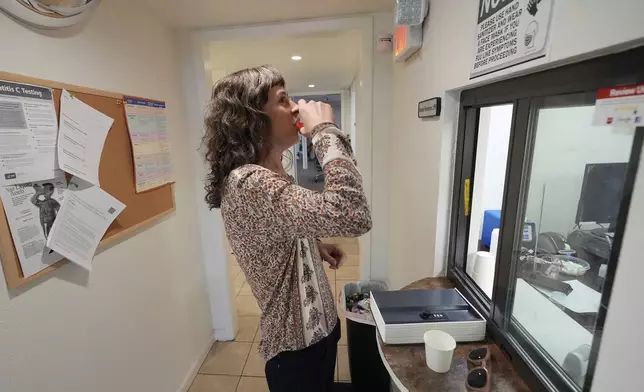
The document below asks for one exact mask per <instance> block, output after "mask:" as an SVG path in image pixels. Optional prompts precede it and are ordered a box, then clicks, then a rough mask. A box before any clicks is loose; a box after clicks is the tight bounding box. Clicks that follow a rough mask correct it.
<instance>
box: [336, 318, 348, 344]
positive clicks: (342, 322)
mask: <svg viewBox="0 0 644 392" xmlns="http://www.w3.org/2000/svg"><path fill="white" fill-rule="evenodd" d="M340 328H342V334H341V335H340V341H339V342H338V346H346V345H347V319H346V318H344V317H341V318H340Z"/></svg>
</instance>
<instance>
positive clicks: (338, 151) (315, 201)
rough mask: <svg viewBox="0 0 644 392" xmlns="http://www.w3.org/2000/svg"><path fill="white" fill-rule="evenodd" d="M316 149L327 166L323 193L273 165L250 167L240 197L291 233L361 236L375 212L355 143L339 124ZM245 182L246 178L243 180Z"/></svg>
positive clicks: (318, 139)
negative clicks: (354, 146)
mask: <svg viewBox="0 0 644 392" xmlns="http://www.w3.org/2000/svg"><path fill="white" fill-rule="evenodd" d="M313 147H314V149H315V152H316V155H317V158H318V160H319V161H320V164H321V165H322V168H323V170H324V191H323V192H314V191H311V190H308V189H306V188H303V187H301V186H298V185H297V184H294V183H293V182H292V181H291V180H290V179H288V178H285V177H283V176H280V175H279V174H277V173H274V172H272V171H270V170H268V169H263V168H259V167H256V168H257V170H252V173H250V172H249V171H246V173H247V177H246V178H245V180H242V181H239V182H238V186H240V187H241V189H239V191H240V192H239V193H238V194H239V195H243V197H244V198H245V200H246V202H247V203H250V204H252V205H253V206H254V208H255V209H257V210H258V211H261V213H262V215H265V216H266V217H267V218H270V219H274V220H277V221H278V222H281V223H282V224H280V225H275V226H273V227H276V228H279V229H280V231H281V233H280V234H281V235H288V236H290V237H300V236H307V237H315V238H321V237H356V236H360V235H362V234H364V233H366V232H368V231H369V230H370V229H371V211H370V208H369V206H368V204H367V198H366V196H365V194H364V191H363V188H362V177H361V175H360V173H359V172H358V169H357V167H356V162H355V157H354V155H353V152H352V150H351V145H350V144H349V143H348V141H347V140H346V138H345V136H344V135H343V134H342V132H341V131H340V130H339V129H337V128H336V127H335V126H327V127H326V128H324V129H322V130H320V131H319V132H317V133H316V135H315V136H314V138H313ZM240 180H241V179H240Z"/></svg>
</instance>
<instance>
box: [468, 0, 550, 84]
mask: <svg viewBox="0 0 644 392" xmlns="http://www.w3.org/2000/svg"><path fill="white" fill-rule="evenodd" d="M552 4H553V0H479V12H478V25H477V28H476V36H475V40H476V45H475V47H476V49H475V53H474V58H473V62H472V68H471V71H470V79H471V78H475V77H477V76H481V75H485V74H488V73H490V72H494V71H498V70H500V69H504V68H508V67H511V66H513V65H517V64H520V63H524V62H526V61H529V60H534V59H535V58H538V57H543V56H545V54H546V44H547V38H548V31H549V29H550V15H551V13H552Z"/></svg>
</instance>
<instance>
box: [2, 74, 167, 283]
mask: <svg viewBox="0 0 644 392" xmlns="http://www.w3.org/2000/svg"><path fill="white" fill-rule="evenodd" d="M0 79H2V80H8V81H12V82H17V83H27V84H33V85H38V86H43V87H49V88H52V89H53V91H54V102H55V105H56V113H57V114H58V117H59V118H60V96H61V92H62V90H63V89H66V90H68V91H70V92H72V93H74V95H75V98H76V99H79V100H81V101H83V102H84V103H86V104H88V105H90V106H91V107H93V108H94V109H96V110H99V111H101V112H102V113H104V114H105V115H107V116H109V117H111V118H113V119H114V124H113V125H112V128H111V129H110V131H109V133H108V135H107V139H106V141H105V146H104V148H103V153H102V155H101V161H100V169H99V180H100V184H101V188H102V189H103V190H105V191H106V192H108V193H109V194H111V195H112V196H114V197H115V198H117V199H118V200H120V201H121V202H123V203H124V204H125V205H126V206H127V207H126V208H125V210H123V212H122V213H121V214H120V215H119V216H118V217H117V218H116V220H115V221H114V222H113V223H112V225H111V226H110V227H109V229H108V230H107V232H106V233H105V236H104V237H103V239H102V240H101V244H100V246H99V249H100V248H101V247H104V246H107V245H109V244H110V243H111V242H115V241H119V240H123V239H124V238H127V236H128V235H131V234H133V233H134V232H135V231H136V230H139V229H141V228H143V227H145V226H147V225H150V224H152V223H153V222H154V221H156V220H158V219H160V218H162V217H163V216H166V215H168V214H170V213H172V212H173V211H174V210H175V202H174V192H173V185H172V184H166V185H164V186H162V187H159V188H155V189H152V190H150V191H147V192H143V193H136V186H135V174H134V160H133V157H132V144H131V142H130V135H129V132H128V128H127V122H126V117H125V111H124V108H123V94H117V93H110V92H106V91H100V90H95V89H91V88H85V87H81V86H73V85H68V84H63V83H57V82H53V81H47V80H42V79H36V78H31V77H26V76H21V75H16V74H10V73H6V72H0ZM0 204H1V202H0ZM0 258H1V261H2V267H3V270H4V275H5V280H6V282H7V286H8V287H9V288H10V289H12V288H17V287H20V286H22V285H24V284H26V283H28V282H30V281H32V280H35V279H38V278H40V277H42V276H44V275H47V274H48V273H50V272H51V271H53V270H55V269H57V268H60V267H61V266H63V265H64V264H65V263H67V260H61V261H60V262H58V263H56V264H53V265H51V266H49V267H47V268H45V269H43V270H42V271H40V272H38V273H37V274H34V275H32V276H29V277H27V278H25V277H24V275H23V273H22V268H21V266H20V261H19V259H18V255H17V253H16V249H15V246H14V243H13V239H12V237H11V231H10V229H9V224H8V222H7V217H6V215H5V211H4V206H2V208H0Z"/></svg>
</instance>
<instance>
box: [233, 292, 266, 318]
mask: <svg viewBox="0 0 644 392" xmlns="http://www.w3.org/2000/svg"><path fill="white" fill-rule="evenodd" d="M237 315H239V316H260V315H261V311H260V310H259V306H258V305H257V301H256V300H255V297H254V296H252V295H239V296H237Z"/></svg>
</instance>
